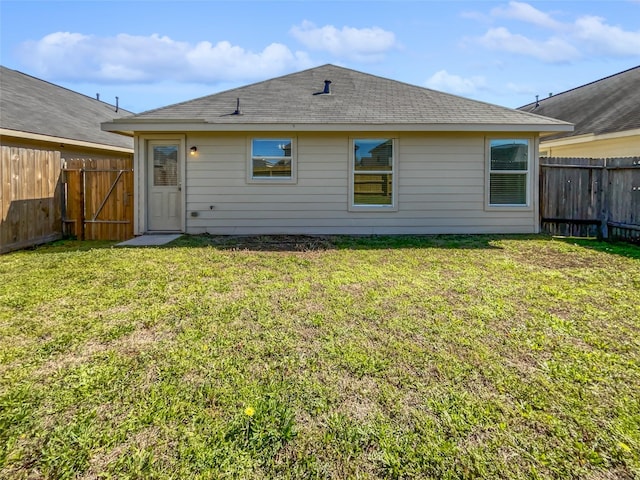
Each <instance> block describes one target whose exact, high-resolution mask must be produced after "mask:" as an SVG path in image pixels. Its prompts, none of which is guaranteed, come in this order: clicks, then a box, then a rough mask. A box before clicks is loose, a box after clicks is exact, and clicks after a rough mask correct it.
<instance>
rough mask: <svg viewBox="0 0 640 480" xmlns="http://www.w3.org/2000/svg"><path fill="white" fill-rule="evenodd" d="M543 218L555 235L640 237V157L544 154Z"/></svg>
mask: <svg viewBox="0 0 640 480" xmlns="http://www.w3.org/2000/svg"><path fill="white" fill-rule="evenodd" d="M540 217H541V223H542V229H543V230H544V231H546V232H548V233H551V234H553V235H566V236H578V237H588V236H593V237H595V236H597V237H600V238H604V239H607V238H612V239H622V240H631V241H634V242H638V241H640V157H630V158H608V159H591V158H541V159H540Z"/></svg>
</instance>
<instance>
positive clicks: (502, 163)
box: [488, 139, 529, 207]
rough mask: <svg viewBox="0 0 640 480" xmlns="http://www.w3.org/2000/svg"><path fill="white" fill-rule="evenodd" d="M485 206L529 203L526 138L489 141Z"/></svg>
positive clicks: (523, 204) (527, 144) (525, 204)
mask: <svg viewBox="0 0 640 480" xmlns="http://www.w3.org/2000/svg"><path fill="white" fill-rule="evenodd" d="M488 163H489V205H490V206H507V207H508V206H528V205H529V188H528V185H529V140H528V139H494V140H490V141H489V162H488Z"/></svg>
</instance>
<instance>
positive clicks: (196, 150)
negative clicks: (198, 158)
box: [190, 146, 198, 156]
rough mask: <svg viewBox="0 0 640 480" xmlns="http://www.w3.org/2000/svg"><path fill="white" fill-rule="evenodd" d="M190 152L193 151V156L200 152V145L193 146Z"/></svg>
mask: <svg viewBox="0 0 640 480" xmlns="http://www.w3.org/2000/svg"><path fill="white" fill-rule="evenodd" d="M190 153H191V156H193V155H195V154H196V153H198V147H196V146H193V147H191V152H190Z"/></svg>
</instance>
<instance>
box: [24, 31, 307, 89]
mask: <svg viewBox="0 0 640 480" xmlns="http://www.w3.org/2000/svg"><path fill="white" fill-rule="evenodd" d="M21 54H22V59H23V62H24V64H25V65H28V66H30V67H32V68H33V69H35V70H36V73H37V74H39V75H41V76H43V77H46V78H48V79H52V80H70V81H78V80H81V81H93V82H156V81H158V80H165V81H173V80H176V81H192V82H197V81H208V82H220V81H230V80H251V79H258V78H264V77H265V76H274V75H278V74H281V73H285V72H286V71H290V70H298V69H301V68H308V67H310V66H311V62H310V60H309V58H308V56H307V55H306V54H305V53H303V52H292V51H291V50H289V48H288V47H286V46H285V45H282V44H278V43H273V44H271V45H268V46H267V47H265V48H264V49H263V50H262V51H261V52H251V51H248V50H245V49H244V48H242V47H239V46H234V45H231V44H230V43H229V42H226V41H222V42H218V43H217V44H215V45H214V44H212V43H210V42H200V43H197V44H195V45H193V44H189V43H187V42H179V41H176V40H173V39H171V38H169V37H166V36H160V35H156V34H154V35H151V36H147V37H144V36H137V35H127V34H120V35H117V36H115V37H96V36H88V35H82V34H79V33H70V32H56V33H52V34H50V35H47V36H45V37H43V38H42V39H40V40H38V41H36V42H27V43H24V44H23V45H22V46H21Z"/></svg>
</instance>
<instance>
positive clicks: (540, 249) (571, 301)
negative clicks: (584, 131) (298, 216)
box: [0, 236, 640, 480]
mask: <svg viewBox="0 0 640 480" xmlns="http://www.w3.org/2000/svg"><path fill="white" fill-rule="evenodd" d="M259 240H260V241H250V239H248V240H246V241H245V240H238V241H234V240H233V239H230V240H225V241H222V240H221V239H219V238H215V237H183V238H182V239H180V240H178V241H176V242H174V243H173V244H170V245H169V246H167V247H164V248H135V249H134V248H112V244H111V243H105V242H102V243H97V242H84V243H80V242H72V241H63V242H59V243H56V244H53V245H50V246H45V247H41V248H37V249H35V250H31V251H23V252H14V253H11V254H8V255H4V256H0V477H1V478H8V479H13V478H15V479H21V478H25V479H26V478H56V479H58V478H118V479H121V478H296V479H297V478H362V479H364V478H445V479H446V478H509V479H511V478H585V479H594V480H595V479H614V478H615V479H618V478H622V479H624V478H628V479H631V478H639V477H640V248H639V247H637V246H631V245H621V244H606V243H598V242H596V241H587V240H583V241H578V240H563V239H551V238H548V237H543V236H540V237H536V236H533V237H519V236H509V237H501V236H437V237H400V238H360V239H358V238H334V239H299V238H298V239H287V238H284V239H283V238H263V239H259ZM286 240H291V241H290V242H289V243H286V242H285V241H286ZM237 242H241V243H237Z"/></svg>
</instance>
